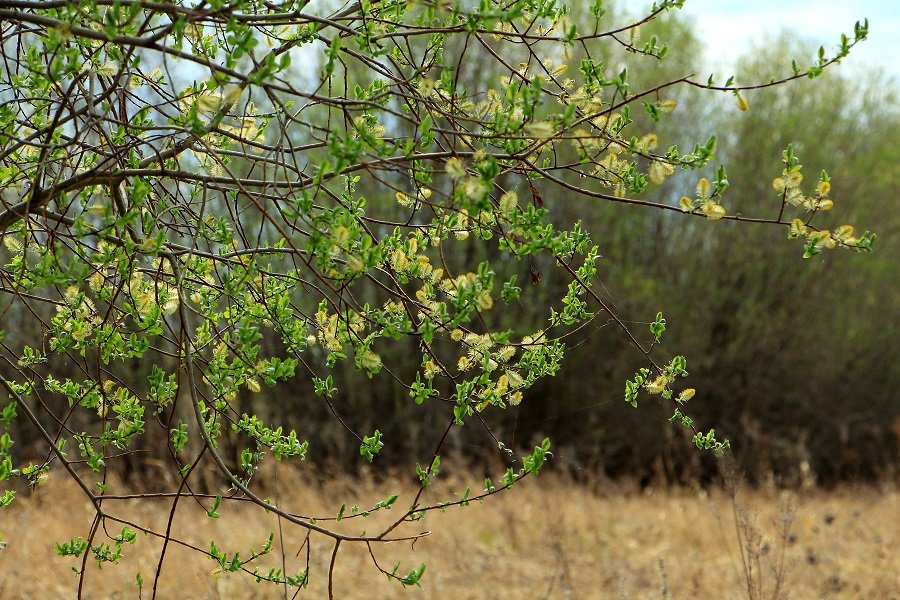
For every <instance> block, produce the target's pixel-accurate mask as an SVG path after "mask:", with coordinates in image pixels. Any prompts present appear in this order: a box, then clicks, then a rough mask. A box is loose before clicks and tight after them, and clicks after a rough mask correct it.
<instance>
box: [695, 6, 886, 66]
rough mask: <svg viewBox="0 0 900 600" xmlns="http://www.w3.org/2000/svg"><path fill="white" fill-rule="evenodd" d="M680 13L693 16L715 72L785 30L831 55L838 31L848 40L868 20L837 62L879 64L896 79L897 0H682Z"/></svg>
mask: <svg viewBox="0 0 900 600" xmlns="http://www.w3.org/2000/svg"><path fill="white" fill-rule="evenodd" d="M680 12H681V14H682V15H684V16H690V17H691V18H693V19H695V20H696V23H697V25H698V33H700V35H701V37H702V38H703V39H704V40H705V41H706V44H707V56H706V58H707V61H708V63H709V65H710V66H711V67H713V68H715V69H716V70H717V71H719V69H725V70H730V68H731V65H732V64H733V62H734V60H735V59H736V58H738V57H739V56H740V55H741V54H743V53H745V52H746V50H747V49H748V48H749V46H750V45H751V44H752V43H753V42H755V41H759V40H760V39H762V38H764V37H765V35H766V34H774V33H778V32H779V31H781V30H785V29H787V30H789V31H796V32H797V34H798V35H800V36H802V37H803V38H805V39H808V40H810V41H812V42H813V43H815V44H816V46H825V49H826V51H827V55H828V56H833V55H834V52H833V48H835V47H836V46H837V45H838V44H839V42H840V35H841V33H846V34H847V36H848V37H850V39H851V40H852V39H853V24H854V23H855V22H856V21H862V20H863V19H864V18H868V19H869V38H868V39H867V40H866V41H865V42H862V43H861V44H859V45H858V46H856V48H854V49H853V50H851V52H850V56H849V57H848V58H846V59H844V60H843V61H842V62H841V64H842V65H849V66H850V67H851V68H853V67H858V66H862V65H863V64H873V65H879V66H881V67H883V68H885V69H886V70H887V71H888V72H889V73H890V74H892V75H893V76H894V77H895V78H900V0H852V1H848V0H687V1H686V2H685V4H684V8H682V9H681V11H680ZM797 58H798V59H799V58H801V57H797ZM804 58H805V57H804ZM811 58H812V57H810V59H811ZM801 64H802V63H801ZM720 72H722V73H724V71H720Z"/></svg>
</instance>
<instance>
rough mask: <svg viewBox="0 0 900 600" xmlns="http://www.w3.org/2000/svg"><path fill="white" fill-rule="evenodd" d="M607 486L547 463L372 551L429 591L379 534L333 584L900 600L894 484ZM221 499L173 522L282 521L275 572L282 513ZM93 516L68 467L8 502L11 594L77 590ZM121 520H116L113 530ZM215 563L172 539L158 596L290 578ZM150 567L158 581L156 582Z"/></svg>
mask: <svg viewBox="0 0 900 600" xmlns="http://www.w3.org/2000/svg"><path fill="white" fill-rule="evenodd" d="M460 481H461V480H459V481H453V482H449V483H448V482H444V483H442V484H440V486H441V488H440V489H437V486H435V487H436V489H435V490H434V491H435V492H436V493H441V494H445V495H447V496H452V490H455V491H458V490H459V489H461V488H464V487H465V483H460ZM473 487H474V486H473ZM594 487H595V488H600V489H593V490H592V489H590V488H589V487H586V486H582V485H577V484H575V483H572V482H570V481H568V480H565V479H562V478H560V477H556V476H553V475H552V474H544V475H542V476H541V477H540V478H537V479H532V480H530V481H528V480H526V481H523V482H521V483H520V484H518V485H517V487H516V488H514V489H513V490H512V493H503V494H500V495H499V496H495V497H494V498H492V499H491V501H488V502H485V503H484V504H479V503H474V504H472V505H470V506H468V507H466V508H462V509H451V510H447V511H446V512H444V513H440V512H434V513H431V514H430V515H429V516H428V517H427V518H426V519H425V520H424V525H422V522H420V523H418V524H414V525H412V526H410V527H411V528H408V529H407V530H406V533H415V532H417V531H421V530H426V529H427V530H430V531H432V532H433V533H432V535H430V536H428V537H426V538H424V539H421V540H419V541H418V542H417V543H416V544H415V546H414V548H411V547H410V543H408V542H406V543H403V544H399V543H398V544H394V545H391V546H380V547H375V548H374V551H375V556H376V557H377V559H378V560H379V562H380V563H381V564H382V566H384V567H386V568H388V569H390V568H391V566H392V565H393V563H394V562H396V561H398V560H399V561H401V563H402V565H401V571H402V572H404V573H405V572H406V570H407V569H409V568H411V567H415V566H417V565H418V564H419V563H420V562H422V561H424V562H426V563H427V571H426V573H425V576H424V578H423V588H422V589H417V588H410V589H403V588H401V587H400V586H399V585H398V584H397V583H395V582H394V583H391V582H389V581H387V579H386V577H384V576H383V575H381V574H379V573H378V572H377V571H376V570H375V568H374V567H373V566H372V564H371V559H370V558H369V556H368V554H367V551H366V549H365V547H358V546H357V547H354V546H352V545H349V544H347V545H345V547H342V548H341V553H340V554H339V556H338V559H337V564H336V567H335V573H336V583H335V596H336V597H338V598H350V599H353V598H419V599H423V600H425V599H445V598H448V599H456V598H460V599H481V598H496V599H501V598H510V599H513V598H515V599H520V598H535V599H537V598H694V597H705V598H748V597H750V592H749V591H748V579H749V580H751V581H752V582H753V586H754V587H753V588H752V589H753V591H754V597H756V596H755V593H756V592H758V591H761V592H762V595H761V596H759V597H764V598H770V597H772V595H773V593H774V592H775V586H776V585H777V582H778V581H779V580H780V581H781V592H782V594H781V597H787V598H797V599H804V598H873V599H875V598H877V599H889V598H900V525H898V522H900V493H898V491H897V490H895V489H891V490H877V489H873V488H860V489H855V488H854V489H850V488H847V489H841V490H838V491H832V492H825V491H821V490H807V491H805V492H799V493H798V492H779V491H760V490H740V489H739V490H738V492H737V501H736V505H737V509H736V510H735V509H734V507H733V503H732V498H731V497H730V496H729V494H727V493H725V492H723V491H713V492H705V491H696V490H695V491H689V490H685V489H669V490H662V489H657V490H645V491H644V492H640V491H638V490H636V489H629V490H625V489H622V488H621V487H618V486H616V485H614V484H605V485H604V486H594ZM279 488H280V494H281V502H282V504H283V505H285V506H287V507H288V508H290V509H291V510H295V511H297V512H299V513H304V514H319V515H327V514H334V512H335V510H336V509H335V507H338V506H340V504H341V503H346V504H347V505H348V506H350V505H352V504H353V503H359V504H360V505H361V506H365V505H371V504H372V503H374V502H376V501H377V500H378V499H380V498H383V497H385V496H387V495H388V494H390V493H397V492H402V495H401V498H400V501H399V503H402V502H403V501H404V498H406V499H408V498H409V497H410V496H409V494H411V493H413V492H414V488H413V486H412V485H411V484H402V485H401V484H396V483H395V484H393V485H392V484H390V483H377V484H376V483H373V482H367V481H363V482H359V481H355V480H351V479H350V478H342V479H338V480H335V481H330V482H327V483H324V484H323V483H308V482H306V481H304V480H303V479H301V478H299V477H295V478H288V477H286V476H284V474H283V473H282V475H281V485H280V486H279ZM129 502H131V501H127V502H126V501H120V502H119V503H118V505H116V506H115V507H114V508H112V507H111V503H108V504H107V505H106V506H107V509H108V510H110V511H111V512H113V513H114V514H117V515H123V516H127V517H128V518H130V519H132V520H135V521H137V522H140V523H141V524H142V525H145V526H148V527H151V528H153V529H156V530H163V529H164V526H165V520H166V516H167V514H168V510H169V508H170V507H171V500H156V501H144V502H142V503H140V504H138V503H136V502H135V503H132V504H129ZM399 503H398V505H399ZM219 512H220V513H221V514H222V518H221V519H217V520H216V519H210V518H208V517H207V516H206V514H205V511H204V510H203V509H202V508H200V507H199V506H198V505H197V504H196V503H195V502H194V501H192V500H189V499H182V500H181V502H180V504H179V507H178V511H177V514H176V518H175V522H174V527H173V532H174V534H175V535H176V537H178V538H179V539H181V540H183V541H187V542H190V543H193V544H195V545H197V546H199V547H202V548H209V542H210V540H212V539H214V540H216V542H217V544H218V545H219V547H220V548H222V549H223V550H225V551H227V552H229V553H234V552H236V551H240V552H241V555H242V556H247V555H249V553H250V551H251V550H253V549H255V548H259V547H260V546H261V545H262V544H263V542H264V541H265V538H266V536H267V535H268V532H270V531H274V532H275V539H276V542H275V548H274V551H273V552H272V553H271V554H269V555H267V556H265V557H263V558H261V559H259V560H258V562H259V566H261V567H265V570H267V569H268V567H277V566H281V565H280V563H281V552H280V550H279V548H280V545H279V542H278V523H277V521H276V520H275V518H274V517H273V516H272V515H267V514H265V513H264V512H262V511H260V510H257V509H254V508H253V507H251V506H250V505H248V504H246V503H240V502H233V503H230V504H229V503H225V502H223V505H222V507H221V508H220V509H219ZM396 512H397V509H394V510H393V513H396ZM391 516H394V515H392V514H390V513H387V514H385V515H384V517H391ZM90 520H91V510H90V506H89V504H88V502H87V501H86V500H84V497H83V496H82V495H79V490H78V489H77V488H76V487H75V486H74V485H72V484H69V483H68V482H66V481H63V477H62V476H61V475H59V474H56V475H55V477H51V479H50V480H49V481H47V482H46V483H45V484H44V485H42V486H41V487H39V488H38V490H37V491H36V492H35V493H33V494H32V495H30V496H25V495H20V497H19V498H18V499H17V501H16V502H15V503H14V504H13V506H12V507H10V508H8V509H7V510H5V511H3V512H0V532H2V534H0V535H2V538H0V539H2V540H3V541H4V542H6V544H7V546H6V548H5V549H3V550H0V599H4V600H5V599H12V598H71V597H74V596H75V589H76V582H77V578H76V577H75V575H74V574H73V572H72V567H73V566H78V564H79V562H78V561H76V560H74V559H71V558H60V557H57V556H55V553H54V551H53V549H52V547H51V546H52V543H53V542H54V541H63V540H65V539H68V538H69V537H71V536H75V535H82V536H86V535H87V531H88V528H89V525H90ZM376 522H379V523H380V522H383V521H382V520H381V517H378V516H372V517H369V519H368V520H366V521H363V520H362V519H353V520H350V521H347V520H345V521H343V522H342V524H343V525H344V526H345V528H346V529H347V531H348V532H351V531H353V530H354V529H355V530H356V532H358V531H359V529H360V528H362V527H368V528H371V529H370V530H374V526H375V525H376ZM111 525H113V524H111ZM738 532H740V538H741V539H742V540H743V542H741V544H740V546H739V541H738V540H739V533H738ZM110 533H111V534H115V533H118V530H113V529H112V527H111V528H110ZM101 537H102V536H101ZM303 540H304V535H303V534H302V532H300V531H297V530H296V528H291V527H285V528H284V547H285V548H286V549H287V552H286V559H285V560H286V564H287V567H288V569H287V570H288V571H289V572H295V571H296V570H297V569H299V568H302V567H303V562H302V561H303V560H304V559H305V556H306V550H305V548H304V549H302V551H301V552H300V556H299V557H297V556H296V555H297V553H298V550H301V547H302V543H303ZM106 541H108V540H106ZM741 546H743V558H742V556H741V554H742V553H741V551H740V547H741ZM160 548H161V543H160V541H159V540H158V539H156V538H153V537H151V536H147V535H139V536H138V539H137V542H136V544H135V545H133V546H127V547H126V549H125V556H124V558H123V559H122V560H121V561H120V563H119V564H115V565H109V564H108V565H106V566H104V567H103V569H102V570H98V569H97V567H96V564H89V565H88V572H87V577H86V580H85V593H84V597H86V598H138V597H143V598H149V597H150V595H151V593H150V592H151V589H152V585H153V573H154V571H155V566H156V563H157V561H158V560H159V552H160ZM782 548H783V549H784V554H783V556H784V558H783V561H782V560H781V559H780V556H781V555H782ZM330 554H331V546H330V544H329V543H327V541H326V540H324V539H322V538H319V539H316V538H313V539H312V552H311V562H310V573H311V576H310V581H309V587H308V588H307V589H305V590H303V591H302V592H301V593H300V595H299V597H301V598H323V597H326V596H327V593H326V586H327V575H326V574H327V566H328V561H329V559H330ZM748 564H749V565H750V566H751V572H750V575H749V577H748V575H747V572H746V570H745V565H748ZM780 565H783V574H782V576H781V577H780V578H779V576H778V575H777V573H778V571H779V568H780ZM215 567H216V564H215V563H214V562H213V561H211V560H210V559H209V558H208V557H205V556H204V555H202V554H199V553H197V552H194V551H191V550H187V549H185V548H183V547H179V546H177V545H171V546H170V547H169V549H168V551H167V557H166V560H165V563H164V566H163V570H162V574H161V577H160V581H159V584H158V585H159V592H158V596H157V597H159V598H281V597H283V595H282V594H283V590H281V589H280V588H278V587H275V586H273V585H272V584H267V583H256V582H255V581H254V580H253V578H252V577H249V576H247V575H245V574H219V575H211V572H212V571H213V570H214V568H215ZM137 572H140V573H142V575H143V579H144V588H143V590H142V594H139V590H138V587H137V584H136V578H135V575H136V573H137ZM756 586H761V587H756ZM288 597H290V595H289V596H288Z"/></svg>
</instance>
